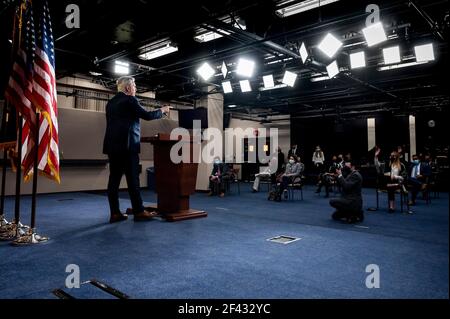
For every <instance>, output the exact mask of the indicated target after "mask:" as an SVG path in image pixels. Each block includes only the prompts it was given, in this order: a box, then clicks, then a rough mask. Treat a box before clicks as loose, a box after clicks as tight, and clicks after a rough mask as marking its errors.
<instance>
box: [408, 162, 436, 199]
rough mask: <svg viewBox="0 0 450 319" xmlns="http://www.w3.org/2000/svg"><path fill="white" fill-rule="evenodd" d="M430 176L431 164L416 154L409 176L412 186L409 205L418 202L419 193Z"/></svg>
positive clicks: (409, 182)
mask: <svg viewBox="0 0 450 319" xmlns="http://www.w3.org/2000/svg"><path fill="white" fill-rule="evenodd" d="M430 176H431V166H430V165H429V164H428V163H425V162H421V161H420V160H419V157H418V156H417V155H416V154H414V155H413V156H412V161H411V166H410V169H409V176H408V184H409V185H410V187H411V201H410V202H409V203H408V204H409V205H415V204H416V198H417V193H419V191H420V190H423V189H424V188H425V187H426V185H427V183H428V179H429V178H430Z"/></svg>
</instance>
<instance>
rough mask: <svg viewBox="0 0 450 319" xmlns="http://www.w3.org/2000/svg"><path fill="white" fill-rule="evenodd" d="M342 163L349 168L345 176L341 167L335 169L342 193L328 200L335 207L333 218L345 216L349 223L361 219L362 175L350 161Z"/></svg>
mask: <svg viewBox="0 0 450 319" xmlns="http://www.w3.org/2000/svg"><path fill="white" fill-rule="evenodd" d="M344 165H345V166H346V167H348V169H349V174H348V175H347V176H346V177H344V176H342V170H341V169H336V175H337V181H338V183H339V185H340V186H341V192H342V194H341V197H340V198H333V199H331V200H330V205H331V206H332V207H334V208H336V211H335V212H334V213H333V216H332V218H333V219H334V220H339V219H342V218H345V219H346V220H347V221H348V222H350V223H353V222H356V221H363V220H364V213H363V210H362V205H363V200H362V195H361V187H362V176H361V174H360V173H359V172H358V171H357V170H356V168H355V165H354V164H353V163H352V162H351V161H347V162H345V164H344Z"/></svg>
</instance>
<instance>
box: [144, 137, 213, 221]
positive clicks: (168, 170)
mask: <svg viewBox="0 0 450 319" xmlns="http://www.w3.org/2000/svg"><path fill="white" fill-rule="evenodd" d="M141 142H142V143H151V144H153V159H154V163H155V174H156V176H155V177H156V193H157V196H158V203H157V206H156V207H149V208H150V209H156V211H157V212H158V213H159V214H161V216H162V217H163V218H165V219H166V220H167V221H172V222H173V221H178V220H184V219H190V218H198V217H206V216H207V213H206V212H205V211H200V210H194V209H190V208H189V196H190V195H191V194H193V193H194V192H195V185H196V182H197V167H198V164H197V163H183V162H181V163H178V164H175V163H173V162H172V160H171V159H170V150H171V148H172V146H173V145H175V144H176V143H177V142H179V140H173V139H170V134H158V135H156V136H152V137H142V138H141ZM188 143H189V144H190V145H189V149H190V154H191V157H192V153H193V152H192V151H193V141H192V138H191V137H189V139H188Z"/></svg>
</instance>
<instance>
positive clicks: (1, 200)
mask: <svg viewBox="0 0 450 319" xmlns="http://www.w3.org/2000/svg"><path fill="white" fill-rule="evenodd" d="M16 23H17V17H16V14H15V13H14V19H13V29H12V41H13V43H12V46H11V54H10V63H12V62H13V57H14V46H15V40H16V39H15V37H16V36H15V33H16ZM8 106H9V102H8V101H6V103H5V106H4V108H3V115H2V123H1V134H0V137H3V136H5V137H6V126H7V124H8V118H7V117H8ZM7 161H8V147H6V146H3V165H2V191H1V195H0V233H5V232H9V231H11V227H12V223H10V222H8V221H7V220H6V218H5V192H6V163H7Z"/></svg>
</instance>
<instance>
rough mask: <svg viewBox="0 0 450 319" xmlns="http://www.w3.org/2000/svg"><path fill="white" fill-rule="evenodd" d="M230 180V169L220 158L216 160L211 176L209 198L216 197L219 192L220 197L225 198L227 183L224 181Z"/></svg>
mask: <svg viewBox="0 0 450 319" xmlns="http://www.w3.org/2000/svg"><path fill="white" fill-rule="evenodd" d="M227 178H229V167H228V165H227V164H225V163H223V162H222V161H221V160H220V158H219V157H216V158H215V159H214V166H213V169H212V172H211V175H210V176H209V190H210V191H209V194H208V196H212V195H215V194H216V193H217V192H218V193H219V196H220V197H224V196H225V183H224V180H225V179H227Z"/></svg>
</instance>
